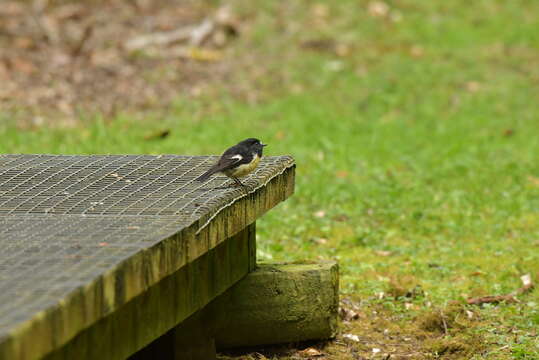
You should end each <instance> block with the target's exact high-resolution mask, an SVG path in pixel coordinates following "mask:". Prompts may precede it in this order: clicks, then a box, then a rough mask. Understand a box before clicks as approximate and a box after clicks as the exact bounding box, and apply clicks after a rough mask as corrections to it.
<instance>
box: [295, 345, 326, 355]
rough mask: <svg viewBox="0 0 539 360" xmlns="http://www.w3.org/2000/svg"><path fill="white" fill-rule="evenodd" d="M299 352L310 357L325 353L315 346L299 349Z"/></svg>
mask: <svg viewBox="0 0 539 360" xmlns="http://www.w3.org/2000/svg"><path fill="white" fill-rule="evenodd" d="M299 354H300V355H301V356H302V357H310V356H322V355H324V354H323V353H322V352H321V351H320V350H317V349H315V348H312V347H310V348H307V349H305V350H302V351H299Z"/></svg>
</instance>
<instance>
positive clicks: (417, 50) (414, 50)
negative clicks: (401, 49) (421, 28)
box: [410, 45, 424, 58]
mask: <svg viewBox="0 0 539 360" xmlns="http://www.w3.org/2000/svg"><path fill="white" fill-rule="evenodd" d="M423 54H424V50H423V47H422V46H420V45H414V46H412V47H411V48H410V55H412V56H413V57H415V58H418V57H421V56H423Z"/></svg>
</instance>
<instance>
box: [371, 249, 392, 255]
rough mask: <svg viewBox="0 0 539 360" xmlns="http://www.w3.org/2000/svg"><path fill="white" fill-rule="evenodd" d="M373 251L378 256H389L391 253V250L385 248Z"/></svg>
mask: <svg viewBox="0 0 539 360" xmlns="http://www.w3.org/2000/svg"><path fill="white" fill-rule="evenodd" d="M374 253H375V254H376V255H379V256H391V255H393V252H392V251H386V250H376V251H375V252H374Z"/></svg>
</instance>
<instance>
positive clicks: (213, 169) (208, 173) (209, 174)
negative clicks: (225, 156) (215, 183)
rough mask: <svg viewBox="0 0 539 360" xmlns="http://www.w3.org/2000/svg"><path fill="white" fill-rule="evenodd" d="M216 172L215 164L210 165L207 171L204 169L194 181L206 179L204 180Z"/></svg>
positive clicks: (217, 170)
mask: <svg viewBox="0 0 539 360" xmlns="http://www.w3.org/2000/svg"><path fill="white" fill-rule="evenodd" d="M216 172H219V169H218V168H217V167H216V166H212V167H211V168H210V169H209V170H208V171H206V172H205V173H204V174H202V175H200V176H199V177H197V178H196V179H195V180H196V181H206V180H208V179H209V178H210V176H212V175H213V174H215V173H216Z"/></svg>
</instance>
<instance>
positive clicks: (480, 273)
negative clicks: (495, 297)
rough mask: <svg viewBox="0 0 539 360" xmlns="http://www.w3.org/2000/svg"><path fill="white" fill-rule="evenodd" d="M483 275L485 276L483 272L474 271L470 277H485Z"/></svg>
mask: <svg viewBox="0 0 539 360" xmlns="http://www.w3.org/2000/svg"><path fill="white" fill-rule="evenodd" d="M483 275H485V273H484V272H482V271H474V272H473V273H471V274H470V276H483Z"/></svg>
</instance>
